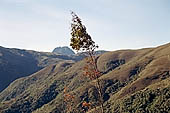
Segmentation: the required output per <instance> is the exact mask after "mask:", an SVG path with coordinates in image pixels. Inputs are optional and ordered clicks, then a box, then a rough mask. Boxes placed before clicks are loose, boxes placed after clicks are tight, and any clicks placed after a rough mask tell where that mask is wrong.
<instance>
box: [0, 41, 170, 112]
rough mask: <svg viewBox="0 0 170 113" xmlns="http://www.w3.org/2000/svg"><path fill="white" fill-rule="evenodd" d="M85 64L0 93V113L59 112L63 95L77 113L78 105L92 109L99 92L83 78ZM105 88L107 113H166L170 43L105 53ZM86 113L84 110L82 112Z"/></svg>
mask: <svg viewBox="0 0 170 113" xmlns="http://www.w3.org/2000/svg"><path fill="white" fill-rule="evenodd" d="M85 62H86V60H85V59H84V60H82V61H79V62H76V63H74V62H70V61H64V62H62V63H57V64H53V65H50V66H48V67H46V68H44V69H43V70H40V71H39V72H37V73H34V74H33V75H31V76H29V77H25V78H21V79H18V80H16V81H15V82H13V83H12V84H11V85H10V86H9V87H8V88H6V89H5V90H4V91H3V92H2V93H0V111H1V112H4V113H10V112H12V113H15V112H16V113H23V112H33V113H50V112H54V113H60V112H61V113H62V112H64V111H65V106H66V103H64V101H63V98H64V97H63V90H64V88H65V87H66V86H67V88H68V92H70V93H72V94H73V95H74V97H75V99H74V104H73V106H72V108H73V110H74V112H75V113H76V112H77V113H80V112H82V113H83V111H82V109H83V107H82V102H84V101H87V102H90V103H91V104H92V109H91V110H89V112H94V109H93V108H95V107H97V106H96V105H99V103H98V101H97V100H98V93H97V92H96V88H95V87H94V81H90V80H89V79H87V78H86V77H84V76H82V69H83V67H84V65H85ZM97 66H98V69H99V70H100V71H101V72H102V73H103V75H102V76H101V77H100V80H101V83H102V87H103V94H104V95H103V99H104V101H105V104H104V106H105V108H106V109H105V112H106V113H128V112H137V113H143V112H156V113H159V112H165V113H166V112H167V113H168V111H169V102H170V84H169V80H170V44H166V45H163V46H159V47H157V48H148V49H140V50H120V51H114V52H107V53H104V54H102V55H100V56H99V57H98V59H97ZM85 110H87V109H85Z"/></svg>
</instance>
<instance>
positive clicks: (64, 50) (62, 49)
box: [52, 46, 75, 55]
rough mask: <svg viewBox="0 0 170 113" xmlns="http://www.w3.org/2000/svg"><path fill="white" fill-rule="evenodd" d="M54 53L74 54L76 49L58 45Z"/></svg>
mask: <svg viewBox="0 0 170 113" xmlns="http://www.w3.org/2000/svg"><path fill="white" fill-rule="evenodd" d="M52 53H55V54H62V55H74V54H75V53H74V51H73V50H72V49H70V48H69V47H67V46H63V47H56V48H55V49H54V50H53V51H52Z"/></svg>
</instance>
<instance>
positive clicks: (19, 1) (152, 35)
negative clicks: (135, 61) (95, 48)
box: [0, 0, 170, 51]
mask: <svg viewBox="0 0 170 113" xmlns="http://www.w3.org/2000/svg"><path fill="white" fill-rule="evenodd" d="M70 10H72V11H74V12H76V13H77V14H78V15H79V17H80V18H81V19H82V21H83V23H84V24H85V26H86V27H87V30H88V33H89V34H90V35H91V36H92V38H93V40H94V41H95V42H96V43H97V44H98V45H99V47H100V48H99V49H105V50H118V49H137V48H145V47H154V46H158V45H161V44H165V43H168V42H170V0H84V1H82V0H0V46H4V47H10V48H22V49H32V50H38V51H52V50H53V49H54V48H55V47H57V46H69V41H70V23H71V15H70Z"/></svg>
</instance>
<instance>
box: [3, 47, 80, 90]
mask: <svg viewBox="0 0 170 113" xmlns="http://www.w3.org/2000/svg"><path fill="white" fill-rule="evenodd" d="M81 58H82V57H78V56H77V57H74V58H73V57H71V56H66V55H56V54H53V53H45V52H36V51H30V50H20V49H9V48H4V47H0V91H2V90H3V89H4V88H5V87H7V86H8V85H9V83H11V82H12V81H14V80H15V79H17V78H20V77H24V76H28V75H30V74H33V73H35V72H37V71H39V70H40V69H42V68H44V67H46V66H48V65H50V64H54V63H57V62H60V61H63V60H74V61H77V60H80V59H81Z"/></svg>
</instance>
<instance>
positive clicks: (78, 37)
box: [70, 12, 104, 113]
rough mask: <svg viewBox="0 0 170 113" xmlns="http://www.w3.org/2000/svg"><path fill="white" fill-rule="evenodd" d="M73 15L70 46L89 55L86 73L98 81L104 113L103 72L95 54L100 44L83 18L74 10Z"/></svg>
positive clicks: (97, 86)
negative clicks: (96, 42)
mask: <svg viewBox="0 0 170 113" xmlns="http://www.w3.org/2000/svg"><path fill="white" fill-rule="evenodd" d="M71 15H72V23H71V42H70V46H71V47H72V48H73V49H74V50H76V51H81V52H85V53H87V55H88V57H87V62H86V66H85V67H84V75H85V76H87V77H88V78H90V80H95V81H96V84H95V87H96V88H97V90H98V94H99V103H100V108H101V113H104V107H103V94H102V87H101V84H100V79H99V77H100V76H101V73H100V71H99V70H98V68H97V60H96V55H95V50H96V48H98V46H97V45H96V44H95V42H94V41H93V40H92V38H91V36H90V35H89V34H88V33H87V31H86V27H85V26H84V25H83V24H82V21H81V19H80V18H79V17H78V16H77V15H76V14H75V13H74V12H71ZM84 105H87V104H84Z"/></svg>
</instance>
